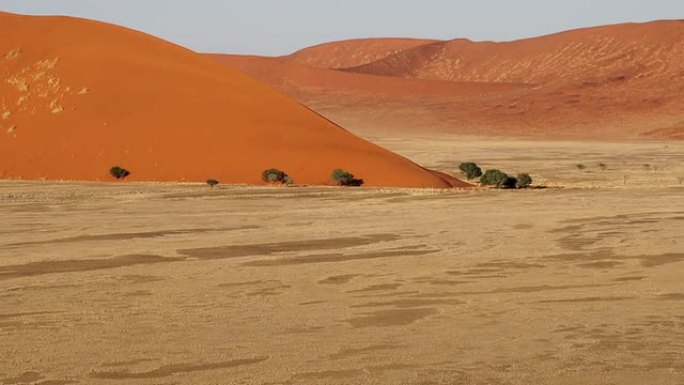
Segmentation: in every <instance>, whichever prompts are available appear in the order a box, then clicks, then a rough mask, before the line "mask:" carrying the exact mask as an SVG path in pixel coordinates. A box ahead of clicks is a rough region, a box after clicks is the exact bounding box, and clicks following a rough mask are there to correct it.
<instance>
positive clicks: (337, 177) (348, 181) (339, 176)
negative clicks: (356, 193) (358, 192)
mask: <svg viewBox="0 0 684 385" xmlns="http://www.w3.org/2000/svg"><path fill="white" fill-rule="evenodd" d="M330 177H331V178H332V180H333V181H334V182H335V183H336V184H337V185H338V186H350V187H359V186H363V183H364V182H363V179H357V178H356V177H354V174H352V173H349V172H347V171H344V170H342V169H340V168H338V169H335V170H333V172H332V174H331V175H330Z"/></svg>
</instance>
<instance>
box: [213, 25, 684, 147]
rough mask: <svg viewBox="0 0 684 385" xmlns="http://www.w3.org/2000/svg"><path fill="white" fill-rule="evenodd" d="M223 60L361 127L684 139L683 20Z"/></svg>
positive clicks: (366, 130)
mask: <svg viewBox="0 0 684 385" xmlns="http://www.w3.org/2000/svg"><path fill="white" fill-rule="evenodd" d="M221 60H223V61H225V62H229V63H231V64H233V65H235V66H238V67H239V68H241V69H242V70H243V71H245V72H247V73H249V74H251V75H252V76H254V77H256V78H258V79H260V80H262V81H264V82H267V83H269V84H272V85H273V86H274V87H276V88H278V89H280V90H281V91H283V92H285V93H287V94H289V95H291V96H293V97H295V98H297V99H298V100H300V101H301V102H302V103H304V104H306V105H309V106H310V107H312V108H314V109H315V110H316V111H318V112H320V113H322V114H324V115H326V116H328V117H329V118H331V119H333V120H335V121H337V122H339V123H341V124H343V125H344V126H345V127H348V128H351V129H354V130H355V131H356V132H358V133H363V134H374V133H377V132H378V131H382V132H383V133H387V132H389V131H394V132H398V131H403V132H408V133H411V132H413V133H416V132H419V133H425V132H429V131H440V132H453V133H460V134H474V135H505V136H531V137H542V138H544V137H549V138H588V139H592V138H596V139H634V138H644V137H645V138H654V139H684V77H683V76H682V75H684V22H680V21H660V22H653V23H645V24H624V25H614V26H607V27H600V28H589V29H582V30H576V31H569V32H564V33H559V34H555V35H550V36H544V37H540V38H535V39H527V40H521V41H516V42H510V43H491V42H485V43H474V42H470V41H467V40H454V41H450V42H431V43H428V44H425V45H421V46H418V47H414V48H409V49H407V50H404V51H401V52H399V53H396V54H394V55H391V56H388V57H386V58H384V59H381V60H379V61H376V62H374V63H370V64H367V65H362V66H358V67H356V68H348V69H344V70H323V69H320V68H312V67H311V66H305V65H303V64H301V63H296V64H298V66H295V65H294V64H293V63H292V59H291V58H289V57H286V58H277V59H269V58H264V59H258V58H235V57H223V58H221ZM307 67H308V68H307ZM449 83H451V85H449Z"/></svg>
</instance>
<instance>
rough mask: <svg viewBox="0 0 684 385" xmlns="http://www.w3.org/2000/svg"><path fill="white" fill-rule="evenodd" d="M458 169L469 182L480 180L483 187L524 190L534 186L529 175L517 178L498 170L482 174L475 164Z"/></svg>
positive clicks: (469, 163)
mask: <svg viewBox="0 0 684 385" xmlns="http://www.w3.org/2000/svg"><path fill="white" fill-rule="evenodd" d="M458 168H459V170H461V172H462V173H463V174H464V175H465V176H466V178H468V180H473V179H476V178H480V184H481V185H483V186H494V187H496V188H504V189H512V188H518V189H523V188H530V186H531V185H532V177H531V176H530V174H527V173H523V174H518V175H517V176H515V177H513V176H510V175H508V174H506V173H505V172H503V171H500V170H497V169H491V170H487V171H485V172H484V173H482V169H481V168H480V166H478V165H477V164H476V163H473V162H465V163H461V165H460V166H459V167H458Z"/></svg>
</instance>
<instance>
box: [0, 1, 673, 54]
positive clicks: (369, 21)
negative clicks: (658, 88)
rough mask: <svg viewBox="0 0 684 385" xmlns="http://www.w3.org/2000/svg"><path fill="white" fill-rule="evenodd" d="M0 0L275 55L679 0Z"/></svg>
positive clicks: (595, 16)
mask: <svg viewBox="0 0 684 385" xmlns="http://www.w3.org/2000/svg"><path fill="white" fill-rule="evenodd" d="M326 3H327V2H325V1H320V0H318V1H317V0H291V1H288V2H282V1H279V0H252V1H250V2H244V1H221V0H204V1H194V2H192V3H189V2H186V1H183V0H146V1H145V2H140V1H136V0H117V1H116V2H99V1H98V2H94V1H89V0H63V1H50V2H46V1H43V0H0V11H5V12H12V13H21V14H31V15H69V16H77V17H85V18H90V19H96V20H101V21H106V22H110V23H114V24H118V25H122V26H125V27H129V28H133V29H137V30H140V31H143V32H146V33H149V34H152V35H155V36H158V37H160V38H163V39H166V40H170V41H172V42H174V43H177V44H180V45H183V46H185V47H188V48H190V49H193V50H196V51H200V52H216V53H235V54H255V55H284V54H289V53H292V52H294V51H296V50H299V49H302V48H306V47H310V46H314V45H319V44H323V43H326V42H331V41H338V40H347V39H361V38H369V37H404V38H430V39H439V40H447V39H454V38H467V39H471V40H475V41H485V40H488V41H510V40H517V39H524V38H530V37H536V36H542V35H547V34H552V33H557V32H562V31H566V30H571V29H577V28H584V27H592V26H600V25H607V24H618V23H626V22H646V21H652V20H661V19H681V18H684V2H682V1H681V0H654V1H650V2H647V3H645V2H643V1H642V0H622V1H618V0H605V1H602V2H601V4H596V2H595V1H590V0H578V1H574V2H572V3H570V2H565V3H563V4H553V3H551V2H548V1H544V0H521V1H517V2H514V3H513V2H509V1H501V0H485V1H480V2H479V3H478V4H468V5H467V6H466V5H461V4H463V3H465V2H462V1H449V0H424V1H421V2H416V1H412V0H394V1H392V0H374V1H373V2H372V3H371V2H369V1H368V0H348V1H346V2H344V3H327V4H326Z"/></svg>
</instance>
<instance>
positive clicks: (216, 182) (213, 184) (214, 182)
mask: <svg viewBox="0 0 684 385" xmlns="http://www.w3.org/2000/svg"><path fill="white" fill-rule="evenodd" d="M207 184H208V185H209V187H211V188H214V186H216V185H217V184H219V181H217V180H216V179H207Z"/></svg>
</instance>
